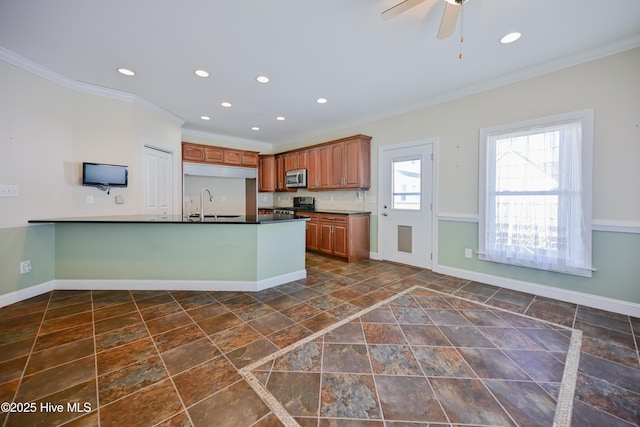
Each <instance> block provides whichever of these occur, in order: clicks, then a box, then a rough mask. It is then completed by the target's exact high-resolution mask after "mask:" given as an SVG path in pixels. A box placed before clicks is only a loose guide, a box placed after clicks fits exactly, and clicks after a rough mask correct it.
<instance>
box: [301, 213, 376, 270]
mask: <svg viewBox="0 0 640 427" xmlns="http://www.w3.org/2000/svg"><path fill="white" fill-rule="evenodd" d="M304 215H306V216H309V217H310V218H311V219H310V220H309V221H307V249H308V250H312V251H319V252H323V253H326V254H329V255H334V256H337V257H341V258H346V259H347V261H348V262H351V261H357V260H360V259H369V214H368V213H366V214H365V213H363V214H351V215H345V214H325V213H322V214H315V213H304Z"/></svg>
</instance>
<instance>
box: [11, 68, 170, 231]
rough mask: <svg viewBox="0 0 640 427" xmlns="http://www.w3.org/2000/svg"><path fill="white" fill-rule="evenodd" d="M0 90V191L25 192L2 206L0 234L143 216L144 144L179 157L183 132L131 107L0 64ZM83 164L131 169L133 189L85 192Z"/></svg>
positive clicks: (129, 187) (162, 120)
mask: <svg viewBox="0 0 640 427" xmlns="http://www.w3.org/2000/svg"><path fill="white" fill-rule="evenodd" d="M0 85H1V91H0V92H1V93H2V94H3V95H2V97H0V184H12V185H18V186H19V190H20V197H16V198H0V227H11V226H20V225H25V224H26V223H27V221H28V220H29V219H38V218H55V217H70V216H85V215H86V216H89V215H91V216H96V215H125V214H138V213H141V212H142V147H143V144H145V143H152V144H154V145H157V146H161V147H164V148H166V149H169V150H174V151H175V153H176V156H177V158H179V157H180V155H181V151H180V139H181V128H180V125H179V124H178V123H176V122H175V121H173V120H171V119H169V118H167V117H164V116H161V115H157V114H154V113H153V112H151V111H149V110H147V109H145V108H142V107H140V106H138V105H136V104H134V103H131V102H127V101H121V100H115V99H111V98H107V97H104V96H99V95H91V94H87V93H83V92H79V91H75V90H71V89H68V88H66V87H64V86H63V85H60V84H57V83H54V82H52V81H50V80H47V79H43V78H41V77H38V76H36V75H34V74H32V73H29V72H27V71H24V70H22V69H20V68H17V67H15V66H13V65H10V64H8V63H6V62H2V61H0ZM83 161H88V162H99V163H115V164H122V165H127V166H129V186H128V187H127V188H117V189H112V190H111V194H110V195H107V194H106V193H105V192H103V191H100V190H98V189H96V188H93V187H82V185H81V173H82V172H81V166H82V162H83ZM176 169H177V174H179V171H180V168H176ZM178 177H179V175H177V176H176V178H178ZM179 182H180V181H179V179H178V180H177V181H176V183H177V184H176V188H175V191H176V195H177V197H175V212H178V213H179V212H180V211H181V200H180V197H179V196H178V195H179V190H180V189H179V184H178V183H179ZM118 194H121V195H123V196H124V198H125V203H124V204H122V205H117V204H115V196H116V195H118ZM87 196H93V200H94V203H93V204H87V201H86V198H87Z"/></svg>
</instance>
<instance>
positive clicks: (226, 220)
mask: <svg viewBox="0 0 640 427" xmlns="http://www.w3.org/2000/svg"><path fill="white" fill-rule="evenodd" d="M289 221H308V218H298V217H296V216H295V215H280V214H268V215H257V216H256V215H238V216H226V217H225V216H222V215H220V216H217V217H214V216H207V217H206V218H205V219H204V221H200V218H199V217H196V218H193V217H185V216H181V215H108V216H85V217H70V218H45V219H31V220H29V223H32V224H39V223H93V224H98V223H103V224H163V223H164V224H274V223H281V222H289Z"/></svg>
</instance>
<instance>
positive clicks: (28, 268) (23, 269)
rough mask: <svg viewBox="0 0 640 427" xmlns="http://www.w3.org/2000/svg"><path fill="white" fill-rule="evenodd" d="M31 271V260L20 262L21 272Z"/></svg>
mask: <svg viewBox="0 0 640 427" xmlns="http://www.w3.org/2000/svg"><path fill="white" fill-rule="evenodd" d="M25 273H31V261H30V260H26V261H22V262H21V263H20V274H25Z"/></svg>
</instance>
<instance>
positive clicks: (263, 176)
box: [258, 156, 276, 192]
mask: <svg viewBox="0 0 640 427" xmlns="http://www.w3.org/2000/svg"><path fill="white" fill-rule="evenodd" d="M258 191H261V192H273V191H276V158H275V157H273V156H260V165H259V167H258Z"/></svg>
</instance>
